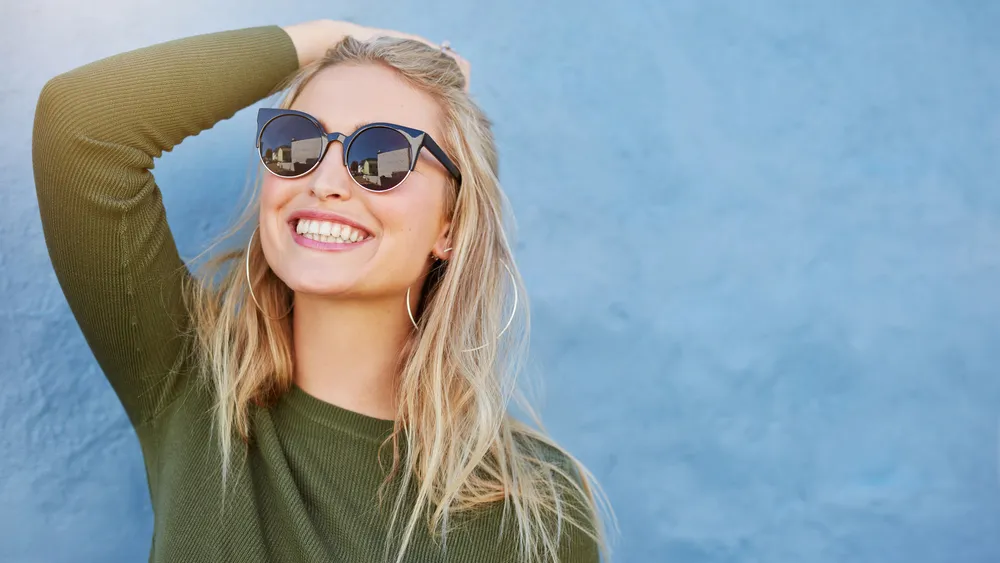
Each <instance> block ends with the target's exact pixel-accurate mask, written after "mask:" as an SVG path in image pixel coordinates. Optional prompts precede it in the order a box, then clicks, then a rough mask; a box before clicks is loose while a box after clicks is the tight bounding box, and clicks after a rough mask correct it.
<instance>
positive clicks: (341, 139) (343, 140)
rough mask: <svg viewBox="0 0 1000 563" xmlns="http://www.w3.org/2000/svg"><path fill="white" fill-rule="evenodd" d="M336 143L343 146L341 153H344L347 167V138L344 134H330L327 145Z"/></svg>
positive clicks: (327, 137)
mask: <svg viewBox="0 0 1000 563" xmlns="http://www.w3.org/2000/svg"><path fill="white" fill-rule="evenodd" d="M334 142H337V143H340V146H341V150H340V152H341V153H343V157H344V166H347V137H346V136H344V134H343V133H338V132H334V133H330V134H329V135H327V136H326V144H327V145H328V146H329V145H330V144H331V143H334ZM328 148H329V147H328Z"/></svg>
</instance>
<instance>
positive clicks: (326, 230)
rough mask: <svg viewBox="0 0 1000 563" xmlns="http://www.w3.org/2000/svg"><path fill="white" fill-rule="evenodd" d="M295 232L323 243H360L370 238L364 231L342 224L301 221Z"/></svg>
mask: <svg viewBox="0 0 1000 563" xmlns="http://www.w3.org/2000/svg"><path fill="white" fill-rule="evenodd" d="M295 232H296V233H298V234H300V235H302V236H304V237H306V238H308V239H311V240H318V241H321V242H339V243H346V242H358V241H362V240H365V239H367V238H369V237H368V236H367V235H365V234H364V233H363V232H362V231H359V230H358V229H353V228H351V227H349V226H347V225H341V224H340V223H332V222H328V221H315V220H312V219H299V221H298V223H297V224H296V225H295Z"/></svg>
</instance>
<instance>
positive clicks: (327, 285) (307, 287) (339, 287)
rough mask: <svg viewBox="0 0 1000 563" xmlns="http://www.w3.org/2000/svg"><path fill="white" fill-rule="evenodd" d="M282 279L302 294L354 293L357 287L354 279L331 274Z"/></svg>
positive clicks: (293, 289) (330, 294) (339, 294)
mask: <svg viewBox="0 0 1000 563" xmlns="http://www.w3.org/2000/svg"><path fill="white" fill-rule="evenodd" d="M282 281H284V282H285V285H287V286H288V287H289V289H291V290H292V291H294V292H295V293H302V294H304V295H317V296H328V297H334V296H343V295H350V294H354V293H357V290H358V289H359V287H358V283H357V281H356V280H353V279H352V280H348V279H336V277H331V276H294V277H292V279H284V278H283V279H282Z"/></svg>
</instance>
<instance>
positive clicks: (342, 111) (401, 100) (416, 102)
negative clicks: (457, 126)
mask: <svg viewBox="0 0 1000 563" xmlns="http://www.w3.org/2000/svg"><path fill="white" fill-rule="evenodd" d="M291 109H295V110H299V111H304V112H306V113H308V114H310V115H312V116H313V117H315V118H316V119H318V120H319V122H320V123H321V124H322V125H323V128H324V129H326V130H327V132H330V133H332V132H334V131H339V132H341V133H343V134H345V135H349V134H351V133H352V132H354V130H355V129H356V128H357V127H358V126H360V125H362V124H365V123H372V122H376V121H386V122H389V123H395V124H397V125H405V126H407V127H415V128H417V129H420V130H422V131H424V132H426V133H429V134H430V135H431V137H436V138H440V137H441V135H440V132H439V122H440V115H441V110H440V108H439V106H438V104H437V103H436V102H435V101H434V99H433V98H432V97H431V96H430V95H429V94H427V93H425V92H423V91H421V90H417V89H416V88H414V87H413V86H411V85H410V84H408V83H407V82H406V81H405V80H404V79H403V78H402V77H401V76H399V74H398V73H396V71H394V70H392V69H390V68H388V67H385V66H383V65H378V64H364V65H337V66H333V67H330V68H326V69H323V70H322V71H320V72H318V73H316V75H315V76H313V78H312V80H310V81H309V83H308V84H306V86H305V87H304V88H303V89H302V90H301V91H300V92H299V95H298V97H297V98H296V99H295V103H293V104H292V107H291Z"/></svg>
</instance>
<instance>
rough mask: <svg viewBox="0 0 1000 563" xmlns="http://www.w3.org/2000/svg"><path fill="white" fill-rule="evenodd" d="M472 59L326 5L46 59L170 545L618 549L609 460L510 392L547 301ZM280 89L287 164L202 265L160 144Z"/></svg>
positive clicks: (78, 303)
mask: <svg viewBox="0 0 1000 563" xmlns="http://www.w3.org/2000/svg"><path fill="white" fill-rule="evenodd" d="M379 36H388V37H379ZM463 66H464V67H465V68H467V65H466V64H465V63H464V61H463V60H462V59H461V58H460V57H457V56H454V55H453V53H451V52H450V51H448V49H447V48H437V47H434V46H432V45H428V44H426V42H422V40H418V38H414V37H412V36H407V35H403V34H399V33H395V32H387V31H385V30H375V29H367V28H362V27H360V26H356V25H353V24H348V23H343V22H334V21H330V20H321V21H315V22H309V23H304V24H299V25H294V26H287V27H278V26H264V27H255V28H247V29H241V30H232V31H224V32H218V33H212V34H206V35H199V36H194V37H189V38H184V39H179V40H175V41H170V42H166V43H162V44H158V45H153V46H150V47H146V48H143V49H138V50H135V51H131V52H127V53H123V54H119V55H116V56H113V57H109V58H107V59H103V60H100V61H97V62H94V63H91V64H88V65H85V66H83V67H80V68H78V69H75V70H72V71H70V72H68V73H65V74H63V75H60V76H58V77H55V78H53V79H52V80H50V81H49V83H48V84H46V86H45V88H44V89H43V91H42V93H41V95H40V98H39V103H38V108H37V113H36V121H35V130H34V139H33V143H34V144H33V163H34V169H35V179H36V186H37V190H38V199H39V207H40V210H41V215H42V221H43V227H44V232H45V238H46V242H47V244H48V247H49V253H50V255H51V257H52V262H53V265H54V267H55V271H56V274H57V275H58V278H59V281H60V284H61V285H62V287H63V290H64V292H65V294H66V297H67V299H68V301H69V303H70V306H71V308H72V310H73V313H74V315H75V316H76V318H77V320H78V322H79V324H80V326H81V328H82V329H83V332H84V335H85V336H86V339H87V342H88V343H89V345H90V346H91V348H92V349H93V351H94V354H95V355H96V357H97V359H98V361H99V363H100V365H101V367H102V368H103V370H104V372H105V373H106V374H107V377H108V378H109V380H110V381H111V384H112V386H113V387H114V389H115V392H116V393H117V394H118V396H119V398H120V399H121V401H122V403H123V405H124V407H125V410H126V412H127V413H128V416H129V418H130V420H131V422H132V423H133V425H134V427H135V429H136V432H137V434H138V436H139V441H140V444H141V446H142V450H143V455H144V460H145V464H146V469H147V476H148V480H149V487H150V496H151V500H152V505H153V513H154V517H155V518H154V520H155V522H154V533H153V543H152V548H151V557H150V560H151V561H185V562H197V561H220V560H225V561H241V562H251V561H317V562H318V561H351V562H354V561H376V560H389V561H397V562H399V561H421V562H423V561H454V562H458V561H475V562H494V561H495V562H508V561H510V562H513V561H562V562H589V561H597V560H598V559H599V557H598V553H599V551H601V548H602V547H604V540H603V534H602V531H601V530H602V526H601V525H600V523H601V519H600V517H599V516H598V515H599V513H600V512H599V511H598V510H597V506H598V503H597V502H596V501H595V495H594V493H593V492H592V490H593V489H592V488H591V486H590V484H589V483H591V478H590V477H589V473H588V472H587V471H586V470H585V469H584V468H583V467H582V466H580V465H579V463H578V462H577V461H576V460H575V459H574V458H573V457H572V456H570V455H569V454H567V453H566V452H565V451H563V450H562V449H560V448H559V447H558V446H556V445H555V444H553V443H552V442H551V441H550V440H549V439H548V438H546V437H545V436H544V434H542V433H541V432H539V431H535V430H532V429H531V428H529V427H528V426H527V425H525V424H522V423H519V422H518V421H516V420H515V419H514V418H512V417H511V416H510V415H509V414H508V412H507V406H508V402H509V400H510V399H511V397H513V396H514V392H513V386H512V379H513V377H512V376H513V374H515V373H516V372H517V368H518V365H519V358H520V356H519V354H520V353H521V352H522V351H523V349H524V342H525V340H526V338H525V335H526V326H527V315H526V314H525V307H524V303H525V300H524V296H523V292H521V293H520V294H519V293H518V289H517V288H518V287H519V286H520V280H519V278H518V276H517V270H516V268H515V266H514V263H513V261H512V259H511V252H510V248H509V246H508V243H507V239H506V236H505V234H504V230H503V224H502V214H501V211H502V208H503V207H504V203H505V200H504V197H503V194H502V192H501V191H500V187H499V184H498V181H497V158H496V149H495V146H494V143H493V138H492V134H491V131H490V123H489V121H488V120H487V118H486V117H485V116H484V115H483V114H482V113H481V111H480V110H479V109H478V108H477V107H476V106H475V105H474V103H473V102H472V101H471V99H470V98H469V96H468V94H467V92H466V86H467V76H466V75H464V74H463V70H462V67H463ZM280 91H285V95H284V97H283V99H282V101H281V103H280V104H279V107H278V108H264V109H261V110H260V111H259V114H258V127H257V132H256V136H255V138H254V144H255V146H256V147H257V150H258V155H259V158H260V161H261V165H262V168H263V170H262V176H263V179H262V181H261V182H260V184H259V186H257V188H258V189H257V190H256V192H255V195H254V197H253V198H252V201H251V202H250V203H249V204H248V206H247V211H246V213H245V216H244V218H243V220H241V221H240V222H239V223H238V224H237V225H236V226H235V227H234V228H233V229H232V230H231V231H230V232H229V233H228V234H227V235H226V236H225V237H223V238H224V239H227V238H231V237H236V236H238V233H245V232H246V230H242V229H241V228H242V227H243V226H244V225H246V224H247V223H250V224H251V225H252V226H253V227H254V228H253V229H252V232H251V234H250V235H249V239H247V238H246V237H247V235H246V234H243V235H242V236H243V237H244V238H243V239H242V240H241V241H240V246H239V248H240V250H236V251H231V252H228V253H225V254H223V255H221V256H220V257H219V258H218V259H216V260H214V261H211V262H209V263H208V265H207V270H206V272H205V274H204V275H201V276H198V277H195V276H193V275H191V274H190V273H189V271H188V268H187V267H186V265H185V264H184V263H183V262H182V261H181V259H180V258H179V256H178V254H177V249H176V247H175V245H174V242H173V238H172V235H171V233H170V231H169V228H168V226H167V222H166V217H165V214H164V209H163V206H162V203H161V199H160V192H159V188H158V187H157V185H156V183H155V180H154V178H153V176H152V174H151V169H152V167H153V159H154V158H155V157H157V156H160V155H161V154H162V152H163V151H169V150H171V149H172V148H173V146H175V145H177V144H178V143H180V142H181V141H182V140H183V139H185V138H186V137H188V136H191V135H195V134H197V133H198V132H200V131H202V130H205V129H208V128H210V127H212V126H213V125H214V124H215V123H217V122H218V121H221V120H223V119H227V118H229V117H231V116H232V115H233V114H234V113H236V112H237V111H239V110H240V109H243V108H245V107H247V106H249V105H251V104H254V103H256V102H259V101H260V100H262V99H263V98H265V97H267V96H268V95H270V94H273V93H276V92H280ZM246 141H247V143H248V144H249V138H248V139H246ZM206 188H207V189H211V185H208V186H206ZM247 230H249V229H247ZM528 412H529V413H530V411H528Z"/></svg>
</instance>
